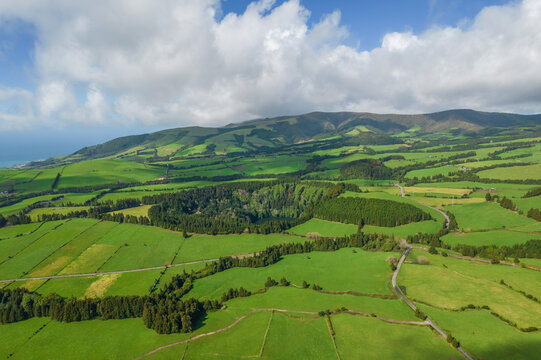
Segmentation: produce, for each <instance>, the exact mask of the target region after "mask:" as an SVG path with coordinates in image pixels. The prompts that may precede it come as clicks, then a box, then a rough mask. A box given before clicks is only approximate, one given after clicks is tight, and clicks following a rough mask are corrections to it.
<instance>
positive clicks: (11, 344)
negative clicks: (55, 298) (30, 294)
mask: <svg viewBox="0 0 541 360" xmlns="http://www.w3.org/2000/svg"><path fill="white" fill-rule="evenodd" d="M49 321H50V319H49V318H33V319H29V320H25V321H20V322H16V323H13V324H9V325H0V357H2V359H7V358H9V356H10V354H12V353H15V352H17V350H19V349H23V348H24V347H25V344H26V343H27V342H28V340H29V339H31V338H32V336H33V334H34V333H35V332H36V331H37V330H38V329H40V328H41V327H42V326H43V325H45V324H47V323H48V322H49Z"/></svg>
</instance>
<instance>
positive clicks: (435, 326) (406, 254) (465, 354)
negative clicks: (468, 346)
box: [392, 245, 474, 360]
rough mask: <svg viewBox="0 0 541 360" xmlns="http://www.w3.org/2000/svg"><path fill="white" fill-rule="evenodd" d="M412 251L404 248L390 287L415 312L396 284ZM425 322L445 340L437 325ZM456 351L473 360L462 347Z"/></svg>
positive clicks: (445, 337) (415, 307)
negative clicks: (399, 273)
mask: <svg viewBox="0 0 541 360" xmlns="http://www.w3.org/2000/svg"><path fill="white" fill-rule="evenodd" d="M411 249H412V247H411V246H409V245H408V247H407V248H406V251H405V252H404V254H403V255H402V257H400V260H399V261H398V265H397V266H396V270H395V271H394V273H393V278H392V285H393V289H394V291H395V292H396V294H397V295H398V296H400V298H401V299H402V300H404V302H405V303H406V304H407V305H408V306H409V307H410V308H411V309H412V310H413V311H417V306H415V305H413V303H411V301H409V300H408V299H407V298H406V296H404V294H402V291H401V290H400V288H399V287H398V285H397V284H396V278H397V277H398V272H399V271H400V268H401V267H402V264H403V263H404V261H405V260H406V257H408V254H409V252H410V250H411ZM424 320H425V322H427V323H428V324H430V326H432V328H434V330H436V331H437V332H438V333H439V334H440V335H441V336H443V338H444V339H446V340H447V334H446V333H445V332H444V331H443V330H442V329H440V328H439V327H438V325H436V324H435V323H434V322H433V321H432V320H430V319H429V318H428V316H426V317H425V319H424ZM457 350H458V351H460V352H461V353H462V355H464V357H465V358H466V359H468V360H474V359H473V358H472V357H471V356H470V354H468V353H467V352H466V350H464V349H463V348H462V347H460V346H459V347H458V348H457Z"/></svg>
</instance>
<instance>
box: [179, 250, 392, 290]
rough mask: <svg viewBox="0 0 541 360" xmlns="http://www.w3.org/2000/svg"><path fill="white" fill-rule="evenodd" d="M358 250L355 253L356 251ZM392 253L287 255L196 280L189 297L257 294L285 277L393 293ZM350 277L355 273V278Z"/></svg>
mask: <svg viewBox="0 0 541 360" xmlns="http://www.w3.org/2000/svg"><path fill="white" fill-rule="evenodd" d="M353 251H355V252H353ZM389 256H395V257H398V254H393V253H376V252H366V251H363V250H360V249H355V250H354V249H351V248H347V249H340V250H337V251H334V252H312V253H309V254H295V255H287V256H285V257H284V258H283V259H282V260H280V261H279V262H278V263H276V264H274V265H271V266H268V267H261V268H233V269H229V270H226V271H223V272H220V273H217V274H214V275H212V276H210V277H206V278H203V279H199V280H196V281H195V283H194V288H193V289H192V290H191V291H190V292H189V293H188V294H187V295H186V297H195V298H214V299H219V298H220V296H221V295H222V294H223V293H224V292H226V291H227V290H228V289H229V288H239V287H241V286H243V287H244V288H246V289H248V290H250V291H254V290H257V289H261V288H263V287H264V283H265V281H266V280H267V277H268V276H270V277H272V278H273V279H275V280H277V281H279V280H280V279H281V278H282V277H286V278H287V280H289V281H290V282H291V283H292V284H295V285H297V286H301V285H302V282H303V280H305V281H307V282H308V283H309V284H314V283H317V284H318V285H319V286H321V287H323V289H324V290H328V291H348V290H352V291H357V292H361V293H365V294H391V292H390V290H389V288H388V286H387V285H388V283H389V281H390V274H391V272H390V269H389V264H388V263H387V262H386V259H387V258H388V257H389ZM351 274H356V275H355V276H354V277H352V276H351Z"/></svg>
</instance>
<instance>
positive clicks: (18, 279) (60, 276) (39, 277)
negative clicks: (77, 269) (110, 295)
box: [0, 255, 240, 283]
mask: <svg viewBox="0 0 541 360" xmlns="http://www.w3.org/2000/svg"><path fill="white" fill-rule="evenodd" d="M239 256H240V255H239ZM218 260H220V259H207V260H197V261H189V262H184V263H179V264H172V265H162V266H154V267H148V268H141V269H130V270H118V271H106V272H95V273H87V274H66V275H51V276H38V277H23V278H17V279H5V280H0V283H3V282H12V281H26V280H49V279H65V278H75V277H86V276H103V275H109V274H123V273H132V272H139V271H149V270H160V269H167V268H170V267H176V266H184V265H191V264H200V263H205V262H211V261H218Z"/></svg>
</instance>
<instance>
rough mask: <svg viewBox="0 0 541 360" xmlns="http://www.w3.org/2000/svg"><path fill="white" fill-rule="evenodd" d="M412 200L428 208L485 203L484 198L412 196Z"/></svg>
mask: <svg viewBox="0 0 541 360" xmlns="http://www.w3.org/2000/svg"><path fill="white" fill-rule="evenodd" d="M411 199H413V200H415V201H418V202H420V203H423V204H425V205H428V206H432V207H437V208H441V207H442V206H447V205H466V204H478V203H482V202H485V199H484V198H480V197H472V198H464V199H462V198H458V199H453V198H448V197H444V198H442V197H426V196H411Z"/></svg>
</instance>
